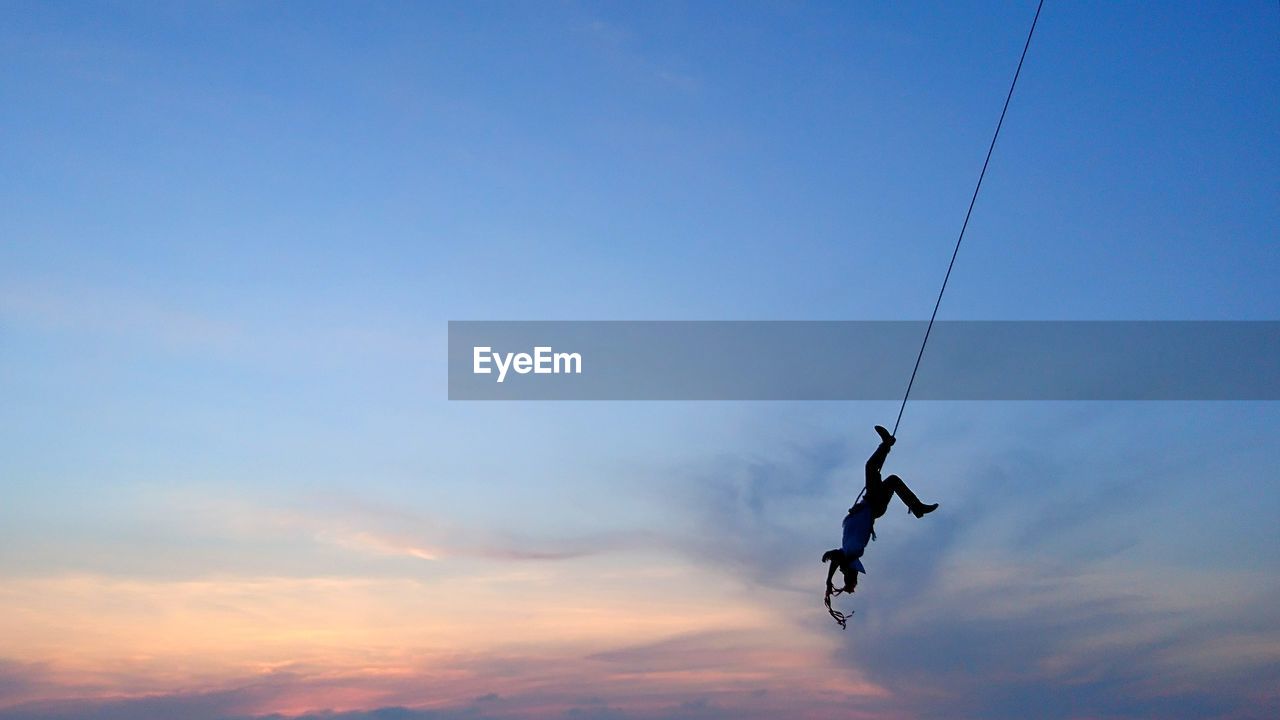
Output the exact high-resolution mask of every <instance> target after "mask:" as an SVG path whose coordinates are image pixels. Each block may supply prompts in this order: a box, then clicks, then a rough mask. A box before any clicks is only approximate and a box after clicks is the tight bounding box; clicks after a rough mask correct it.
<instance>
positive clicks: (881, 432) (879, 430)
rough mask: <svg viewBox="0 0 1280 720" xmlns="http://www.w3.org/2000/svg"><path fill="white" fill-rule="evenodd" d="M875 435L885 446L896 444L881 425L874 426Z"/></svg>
mask: <svg viewBox="0 0 1280 720" xmlns="http://www.w3.org/2000/svg"><path fill="white" fill-rule="evenodd" d="M876 434H877V435H879V436H880V442H882V443H885V444H886V445H893V444H894V443H896V442H898V441H897V439H896V438H894V437H893V436H892V435H890V434H889V431H888V430H885V429H884V426H883V425H877V426H876Z"/></svg>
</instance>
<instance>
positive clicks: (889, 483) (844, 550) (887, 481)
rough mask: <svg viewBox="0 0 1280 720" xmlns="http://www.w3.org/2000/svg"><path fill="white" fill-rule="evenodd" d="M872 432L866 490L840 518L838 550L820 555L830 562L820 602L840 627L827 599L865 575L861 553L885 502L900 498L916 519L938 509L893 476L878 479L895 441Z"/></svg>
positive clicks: (841, 619) (885, 434)
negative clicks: (838, 582)
mask: <svg viewBox="0 0 1280 720" xmlns="http://www.w3.org/2000/svg"><path fill="white" fill-rule="evenodd" d="M876 433H877V434H879V435H880V446H879V447H877V448H876V451H875V452H873V453H871V457H869V458H867V484H866V487H865V488H863V490H862V494H861V495H859V496H858V500H856V501H855V502H854V504H853V507H851V508H849V513H848V514H847V515H845V516H844V537H843V540H842V542H841V543H840V547H838V548H835V549H834V550H828V551H826V552H825V553H823V554H822V562H825V563H830V565H829V567H828V568H827V593H826V597H825V599H824V602H825V604H826V606H827V611H828V612H830V613H831V617H833V618H835V620H836V622H838V623H840V627H845V621H846V620H848V615H846V614H845V613H842V612H840V611H838V610H832V609H831V596H832V595H839V594H840V593H851V592H853V591H854V590H855V589H856V588H857V587H858V573H866V572H867V570H866V568H864V567H863V566H862V553H863V551H864V550H865V549H866V547H867V541H868V540H870V539H872V538H874V537H875V522H876V518H878V517H880V516H881V515H884V513H885V511H886V510H888V509H889V501H890V500H892V499H893V496H894V495H895V494H896V495H897V496H898V497H899V498H901V499H902V502H903V503H904V504H905V505H906V506H907V510H908V511H909V512H910V513H911V514H912V515H915V516H916V517H918V518H922V517H924V516H925V515H928V514H929V513H931V512H933V511H934V510H937V509H938V503H933V504H931V505H926V504H924V503H923V502H920V498H918V497H916V494H915V493H913V492H911V488H909V487H907V484H906V483H905V482H903V481H902V478H900V477H898V476H897V475H890V476H889V477H887V478H884V479H881V478H880V469H881V468H882V467H884V460H885V458H886V457H888V455H889V448H891V447H893V444H894V443H895V442H896V440H895V438H894V437H893V436H892V435H890V434H889V431H888V430H886V429H884V428H883V427H881V426H879V425H877V426H876ZM836 570H839V571H840V573H841V575H842V576H843V577H844V586H843V587H841V588H839V589H836V588H835V587H834V586H833V585H832V584H831V579H832V578H833V577H835V574H836Z"/></svg>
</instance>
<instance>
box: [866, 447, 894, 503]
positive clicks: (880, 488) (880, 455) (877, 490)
mask: <svg viewBox="0 0 1280 720" xmlns="http://www.w3.org/2000/svg"><path fill="white" fill-rule="evenodd" d="M876 432H877V433H879V435H880V445H879V447H877V448H876V451H875V452H873V453H871V457H869V458H867V468H866V470H867V489H866V495H865V496H864V497H865V498H866V500H867V502H868V503H870V504H871V507H872V508H874V509H875V513H874V514H875V517H880V516H881V515H883V514H884V506H886V505H888V504H889V498H891V497H892V496H893V492H892V491H890V490H889V489H888V488H886V487H884V481H883V480H881V479H880V469H881V468H883V467H884V461H885V458H887V457H888V456H889V448H891V447H893V443H894V438H893V436H892V435H890V434H889V431H888V430H885V429H884V428H883V427H881V426H879V425H877V426H876Z"/></svg>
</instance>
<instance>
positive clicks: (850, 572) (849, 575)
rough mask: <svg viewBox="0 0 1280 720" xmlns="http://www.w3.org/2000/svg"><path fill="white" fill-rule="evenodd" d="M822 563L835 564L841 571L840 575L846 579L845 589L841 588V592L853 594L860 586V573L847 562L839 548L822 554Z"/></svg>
mask: <svg viewBox="0 0 1280 720" xmlns="http://www.w3.org/2000/svg"><path fill="white" fill-rule="evenodd" d="M822 561H823V562H834V563H835V564H836V567H837V568H839V569H840V574H841V575H842V576H843V577H844V587H842V588H840V591H841V592H847V593H851V592H853V589H854V588H855V587H857V586H858V571H857V570H855V569H854V568H853V567H851V566H850V565H849V563H848V562H846V560H845V555H844V551H842V550H840V549H838V548H837V549H835V550H828V551H826V552H825V553H823V554H822Z"/></svg>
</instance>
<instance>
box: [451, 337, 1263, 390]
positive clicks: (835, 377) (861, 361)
mask: <svg viewBox="0 0 1280 720" xmlns="http://www.w3.org/2000/svg"><path fill="white" fill-rule="evenodd" d="M925 326H926V323H925V322H923V321H920V322H915V321H911V322H891V321H849V322H837V321H832V322H824V321H772V322H771V321H637V322H633V321H532V322H516V321H451V322H450V323H449V399H451V400H897V399H901V398H902V393H903V391H904V390H905V389H906V386H907V380H908V379H909V377H910V375H911V367H912V365H913V364H914V363H915V359H916V353H917V352H918V351H919V349H920V341H921V339H922V338H923V337H924V332H925ZM1277 358H1280V322H1271V321H1268V322H1232V321H1227V322H1217V321H1213V322H1204V321H1187V322H1182V321H1179V322H1149V321H1134V322H1103V321H1079V322H1044V321H1034V322H1022V321H1012V322H1010V321H980V322H979V321H949V322H938V323H936V324H935V325H934V327H933V333H932V335H931V336H930V338H929V346H928V349H927V350H926V351H925V354H924V360H923V362H922V363H921V365H920V372H919V375H918V376H917V377H916V382H915V387H914V388H913V389H912V391H911V397H912V398H913V399H917V400H1276V399H1280V362H1277Z"/></svg>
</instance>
